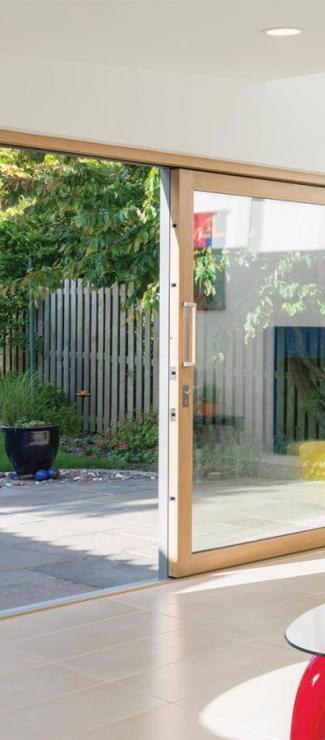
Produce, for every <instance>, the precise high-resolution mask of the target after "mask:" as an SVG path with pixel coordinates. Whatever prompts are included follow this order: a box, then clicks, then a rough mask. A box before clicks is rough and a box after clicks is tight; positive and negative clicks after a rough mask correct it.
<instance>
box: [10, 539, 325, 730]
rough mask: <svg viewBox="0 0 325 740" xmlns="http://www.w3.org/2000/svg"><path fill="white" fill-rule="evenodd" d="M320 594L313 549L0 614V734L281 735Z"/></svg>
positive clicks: (320, 554)
mask: <svg viewBox="0 0 325 740" xmlns="http://www.w3.org/2000/svg"><path fill="white" fill-rule="evenodd" d="M324 600H325V550H321V551H314V552H311V553H307V554H304V555H302V554H301V555H296V556H291V557H289V558H281V559H278V560H273V561H268V562H264V563H259V564H255V565H252V566H245V567H244V566H243V567H240V568H236V569H233V570H228V571H222V572H219V573H215V574H208V575H205V576H202V577H197V578H191V579H186V580H183V581H173V582H172V581H171V582H170V583H168V584H166V585H160V586H154V587H149V588H146V589H144V590H140V591H133V592H129V593H124V594H120V595H116V596H113V597H110V598H107V597H106V598H100V599H96V600H92V601H88V602H85V603H83V604H78V605H76V604H75V605H70V606H66V607H62V608H58V609H52V610H49V611H46V612H38V613H34V614H30V615H25V616H21V617H14V618H10V619H6V620H2V621H0V713H1V716H0V737H1V740H11V739H12V738H13V739H14V740H77V738H79V739H80V740H208V738H210V740H213V739H214V740H216V738H219V740H220V739H221V738H222V739H223V740H224V739H227V740H230V739H231V740H266V739H270V738H273V739H276V740H288V738H289V724H290V714H291V709H292V703H293V697H294V694H295V690H296V687H297V684H298V681H299V678H300V676H301V674H302V672H303V669H304V665H305V659H304V656H303V655H302V654H301V653H298V652H296V651H295V650H293V649H291V648H289V647H288V646H287V645H286V643H285V641H284V637H283V633H284V630H285V627H286V625H287V624H288V622H290V621H291V620H292V619H294V618H295V617H296V616H297V615H298V614H300V613H302V612H303V611H306V610H307V609H310V608H312V607H313V606H315V605H317V604H321V603H323V601H324ZM301 740H308V739H307V738H304V739H301Z"/></svg>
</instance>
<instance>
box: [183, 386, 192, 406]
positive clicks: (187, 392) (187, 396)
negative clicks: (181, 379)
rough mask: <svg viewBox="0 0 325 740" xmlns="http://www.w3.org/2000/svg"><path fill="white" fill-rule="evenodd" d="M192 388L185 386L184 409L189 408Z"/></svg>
mask: <svg viewBox="0 0 325 740" xmlns="http://www.w3.org/2000/svg"><path fill="white" fill-rule="evenodd" d="M190 393H191V391H190V386H189V385H183V393H182V396H183V398H182V404H183V408H188V406H189V405H190Z"/></svg>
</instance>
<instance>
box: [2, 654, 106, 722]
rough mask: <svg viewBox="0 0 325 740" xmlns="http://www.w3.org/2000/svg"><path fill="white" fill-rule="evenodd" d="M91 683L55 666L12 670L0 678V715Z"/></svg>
mask: <svg viewBox="0 0 325 740" xmlns="http://www.w3.org/2000/svg"><path fill="white" fill-rule="evenodd" d="M97 683H98V680H97ZM95 684H96V679H92V678H90V677H88V676H85V675H81V674H80V673H79V674H78V673H74V672H73V671H69V670H68V669H66V668H64V666H62V665H61V666H60V665H57V664H56V663H50V664H47V665H45V666H41V667H39V668H34V669H33V670H23V671H16V672H15V673H11V674H10V675H6V676H3V677H2V678H0V713H2V712H7V711H13V710H15V709H17V708H18V707H20V706H23V705H25V704H34V703H35V702H39V701H44V700H45V699H51V698H52V697H56V696H61V695H63V694H67V693H70V692H72V691H79V690H80V689H86V688H88V687H90V686H93V685H95ZM0 727H1V721H0Z"/></svg>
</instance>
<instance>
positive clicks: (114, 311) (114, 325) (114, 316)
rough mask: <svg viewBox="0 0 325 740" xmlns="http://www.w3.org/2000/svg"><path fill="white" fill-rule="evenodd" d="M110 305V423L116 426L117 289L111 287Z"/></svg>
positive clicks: (116, 287)
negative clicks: (111, 302)
mask: <svg viewBox="0 0 325 740" xmlns="http://www.w3.org/2000/svg"><path fill="white" fill-rule="evenodd" d="M112 293H113V304H112V396H111V401H112V408H111V422H112V426H116V424H117V420H118V330H119V289H118V285H113V288H112Z"/></svg>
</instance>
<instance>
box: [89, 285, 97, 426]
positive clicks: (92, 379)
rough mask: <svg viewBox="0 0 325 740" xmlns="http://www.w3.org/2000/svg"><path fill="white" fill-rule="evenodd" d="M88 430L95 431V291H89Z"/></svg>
mask: <svg viewBox="0 0 325 740" xmlns="http://www.w3.org/2000/svg"><path fill="white" fill-rule="evenodd" d="M90 393H91V398H90V431H91V432H95V431H96V412H97V293H96V292H95V291H94V290H93V291H92V292H91V339H90Z"/></svg>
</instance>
